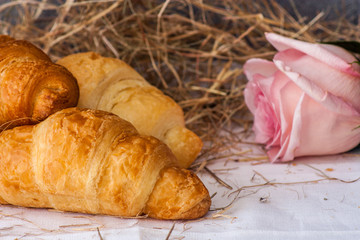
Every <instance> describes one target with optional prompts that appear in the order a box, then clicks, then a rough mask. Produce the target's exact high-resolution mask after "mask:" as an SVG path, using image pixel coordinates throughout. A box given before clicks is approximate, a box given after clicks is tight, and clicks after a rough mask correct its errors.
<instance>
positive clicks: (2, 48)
mask: <svg viewBox="0 0 360 240" xmlns="http://www.w3.org/2000/svg"><path fill="white" fill-rule="evenodd" d="M0 73H1V74H0V106H1V108H0V129H9V128H12V127H14V126H19V125H25V124H34V123H37V122H39V121H42V120H43V119H45V118H46V117H48V116H49V115H51V114H52V113H54V112H56V111H59V110H61V109H64V108H67V107H74V106H76V104H77V101H78V98H79V88H78V85H77V81H76V79H75V78H74V76H73V75H72V74H71V73H70V72H69V71H68V70H67V69H66V68H64V67H62V66H60V65H57V64H55V63H53V62H52V61H51V60H50V58H49V57H48V56H47V55H46V54H45V53H44V52H43V51H41V50H40V49H39V48H37V47H35V46H34V45H33V44H31V43H30V42H28V41H23V40H14V39H12V38H11V37H9V36H6V35H0Z"/></svg>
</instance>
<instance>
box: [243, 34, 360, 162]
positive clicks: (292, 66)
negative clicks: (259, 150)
mask: <svg viewBox="0 0 360 240" xmlns="http://www.w3.org/2000/svg"><path fill="white" fill-rule="evenodd" d="M266 38H267V40H268V41H269V42H270V43H271V44H272V45H273V46H274V47H275V48H276V49H277V50H278V53H277V54H276V55H275V56H274V58H273V61H267V60H263V59H256V58H255V59H250V60H248V61H247V62H246V63H245V65H244V73H245V75H246V77H247V78H248V80H249V82H248V84H247V86H246V88H245V91H244V95H245V102H246V104H247V106H248V108H249V110H250V111H251V113H252V114H253V115H254V124H253V130H254V132H255V141H257V142H259V143H262V144H265V145H266V149H267V154H268V156H269V159H270V161H271V162H286V161H291V160H293V159H294V158H295V157H298V156H311V155H329V154H337V153H341V152H345V151H348V150H350V149H352V148H354V147H355V146H356V145H358V144H359V142H360V128H357V127H358V126H359V125H360V71H359V70H360V68H359V65H358V64H357V63H355V62H356V59H355V57H354V56H353V55H352V54H351V53H349V52H347V51H346V50H344V49H342V48H340V47H337V46H332V45H325V44H313V43H307V42H302V41H298V40H294V39H289V38H286V37H283V36H280V35H277V34H274V33H267V34H266Z"/></svg>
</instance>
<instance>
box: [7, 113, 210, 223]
mask: <svg viewBox="0 0 360 240" xmlns="http://www.w3.org/2000/svg"><path fill="white" fill-rule="evenodd" d="M0 146H2V147H1V148H0V168H1V169H2V170H1V171H0V203H2V204H13V205H20V206H25V207H40V208H54V209H58V210H63V211H74V212H84V213H92V214H109V215H115V216H122V217H136V216H139V215H148V216H150V217H153V218H159V219H194V218H199V217H201V216H203V215H204V214H206V213H207V211H208V210H209V207H210V203H211V201H210V197H209V193H208V191H207V189H206V188H205V186H204V185H203V183H202V182H201V181H200V179H199V178H198V177H197V176H196V175H195V174H194V173H192V172H190V171H189V170H186V169H182V168H179V167H176V166H175V165H176V164H175V161H176V159H175V157H174V155H173V154H172V152H171V151H170V149H169V148H168V147H167V146H166V145H165V144H164V143H162V142H161V141H159V140H158V139H156V138H154V137H151V136H144V135H139V133H138V132H137V131H136V129H135V128H134V127H133V126H132V125H131V124H130V123H129V122H127V121H125V120H123V119H121V118H120V117H118V116H116V115H114V114H111V113H107V112H103V111H98V110H89V109H83V110H81V109H78V108H68V109H65V110H61V111H59V112H57V113H55V114H53V115H51V116H50V117H48V118H47V119H46V120H44V121H43V122H41V123H39V124H37V125H32V126H20V127H16V128H13V129H11V130H6V131H3V132H2V133H1V134H0Z"/></svg>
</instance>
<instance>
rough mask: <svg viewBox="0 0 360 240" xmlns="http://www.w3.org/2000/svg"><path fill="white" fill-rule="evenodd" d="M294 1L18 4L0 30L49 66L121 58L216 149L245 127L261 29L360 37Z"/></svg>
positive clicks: (0, 13) (268, 53)
mask: <svg viewBox="0 0 360 240" xmlns="http://www.w3.org/2000/svg"><path fill="white" fill-rule="evenodd" d="M292 3H293V4H292V6H293V8H292V9H291V11H292V13H293V14H290V13H289V12H288V11H287V10H286V9H284V8H283V7H282V6H281V5H280V4H279V3H278V2H277V1H275V0H253V1H248V0H213V1H203V0H166V1H145V0H102V1H96V0H92V1H90V0H85V1H75V0H66V1H65V0H64V1H60V0H59V1H55V0H53V1H51V0H41V1H40V0H39V1H35V0H27V1H23V0H17V1H7V2H5V3H3V4H2V5H0V31H1V34H8V35H11V36H13V37H15V38H17V39H27V40H29V41H31V42H32V43H34V44H35V45H37V46H39V47H40V48H42V49H43V50H44V51H45V52H46V53H47V54H49V55H50V57H51V58H52V59H53V60H57V59H59V58H61V57H63V56H66V55H68V54H73V53H76V52H83V51H95V52H98V53H100V54H101V55H103V56H110V57H116V58H120V59H122V60H124V61H125V62H127V63H129V64H130V65H131V66H132V67H134V68H135V69H136V70H137V71H138V72H139V73H140V74H141V75H143V76H144V77H145V78H146V79H147V80H148V81H149V82H150V83H152V84H154V85H156V86H157V87H159V88H160V89H162V90H163V91H164V92H165V93H166V94H168V95H170V96H171V97H173V98H174V99H175V100H176V101H177V102H178V103H179V104H180V106H181V107H182V108H183V109H184V112H185V114H186V115H185V117H186V123H187V126H188V127H189V128H190V129H192V130H194V131H195V132H196V133H197V134H199V135H200V136H201V137H202V139H203V140H204V141H210V142H212V145H211V148H212V149H214V146H215V145H217V144H221V145H222V146H224V145H226V144H230V143H231V142H234V141H235V140H236V139H237V140H238V141H241V138H236V139H235V138H233V137H226V138H219V132H221V131H222V130H227V129H229V126H233V125H239V126H240V127H241V128H242V129H245V130H246V129H248V126H249V125H251V116H250V115H249V114H248V110H247V108H246V106H245V104H244V99H243V89H244V86H245V84H246V79H245V77H244V76H243V74H242V73H243V72H242V68H241V66H242V64H243V63H244V61H246V60H247V59H249V58H254V57H261V58H268V59H270V58H272V56H273V54H274V53H275V52H274V49H273V48H272V47H271V46H270V45H269V44H268V43H267V42H266V40H265V38H264V32H276V33H280V34H282V35H285V36H287V37H294V38H298V39H301V40H305V41H308V42H316V41H319V40H327V41H330V40H340V39H341V40H354V39H356V38H358V34H359V33H360V31H357V30H358V28H359V26H358V25H355V24H353V23H351V22H349V21H348V20H346V19H345V18H341V16H340V17H339V19H337V20H336V21H327V20H326V18H325V17H326V12H319V13H318V14H317V15H316V16H315V17H314V18H307V17H304V16H301V15H300V14H299V12H298V11H297V9H296V4H294V2H292ZM209 149H210V147H208V148H205V149H204V152H206V151H208V150H209Z"/></svg>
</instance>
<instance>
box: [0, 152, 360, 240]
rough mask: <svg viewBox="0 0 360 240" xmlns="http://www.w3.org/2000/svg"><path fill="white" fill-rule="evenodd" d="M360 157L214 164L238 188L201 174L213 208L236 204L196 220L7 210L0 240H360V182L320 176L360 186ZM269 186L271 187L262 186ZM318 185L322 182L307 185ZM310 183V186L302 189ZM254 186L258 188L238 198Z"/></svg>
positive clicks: (0, 215) (1, 216) (1, 209)
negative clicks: (166, 219) (241, 188)
mask: <svg viewBox="0 0 360 240" xmlns="http://www.w3.org/2000/svg"><path fill="white" fill-rule="evenodd" d="M357 152H360V150H357V151H356V150H355V151H352V152H351V153H348V154H342V155H336V156H323V157H309V158H302V159H297V160H296V161H294V162H290V163H285V164H270V163H262V164H257V165H254V164H253V162H234V161H227V162H226V160H228V159H224V160H218V161H215V162H214V163H212V164H210V165H208V168H209V169H210V170H211V171H213V172H215V173H216V175H217V176H218V177H219V178H221V179H222V180H223V181H224V182H226V183H227V184H229V185H230V186H232V188H233V189H232V190H230V189H227V188H226V187H224V186H223V185H221V184H219V183H218V182H217V181H216V180H215V179H214V178H213V177H211V176H210V175H209V174H206V173H205V172H202V173H200V174H199V176H200V178H201V179H202V180H203V182H204V183H205V185H206V186H207V187H208V189H209V192H210V195H213V194H214V193H216V195H215V196H214V197H213V199H212V207H211V208H212V209H215V208H223V207H226V206H227V205H228V204H230V203H232V204H231V206H230V207H229V208H227V209H226V210H225V211H222V210H217V211H210V212H209V213H208V214H207V215H206V216H205V218H204V219H200V220H195V221H160V220H153V219H121V218H118V217H110V216H94V215H87V214H77V213H63V212H55V211H51V210H46V209H30V208H21V207H15V206H4V205H3V206H0V239H15V238H21V239H101V238H100V235H101V237H102V238H103V239H106V240H112V239H127V240H132V239H134V240H137V239H166V237H167V236H168V234H169V233H170V230H171V228H172V227H173V226H174V228H173V230H172V231H171V233H170V237H169V239H183V238H185V239H224V240H225V239H252V240H253V239H255V240H257V239H259V240H264V239H266V240H269V239H270V240H271V239H286V240H289V239H327V240H330V239H347V240H348V239H360V191H359V190H360V180H359V181H355V182H353V183H344V182H341V181H339V180H335V179H333V180H323V179H324V176H320V175H321V172H320V171H322V172H323V173H325V174H327V175H328V177H330V178H339V179H341V180H345V181H352V180H355V179H357V178H358V177H360V156H358V155H357ZM319 174H320V175H319ZM265 179H266V180H265ZM267 180H268V181H269V183H270V184H265V185H264V183H266V181H267ZM315 180H321V181H319V182H316V183H315V182H309V181H315ZM304 181H305V182H309V183H299V182H304ZM275 183H279V184H275ZM271 184H273V185H271ZM252 185H259V186H257V187H248V188H246V189H243V190H242V191H241V192H240V194H238V195H237V194H236V192H234V191H236V190H237V189H238V188H240V187H244V186H252ZM174 224H175V225H174ZM98 230H99V231H98ZM99 234H100V235H99Z"/></svg>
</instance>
